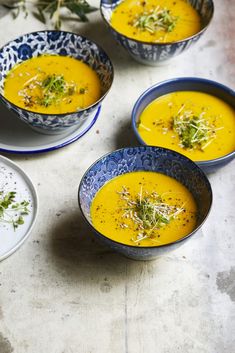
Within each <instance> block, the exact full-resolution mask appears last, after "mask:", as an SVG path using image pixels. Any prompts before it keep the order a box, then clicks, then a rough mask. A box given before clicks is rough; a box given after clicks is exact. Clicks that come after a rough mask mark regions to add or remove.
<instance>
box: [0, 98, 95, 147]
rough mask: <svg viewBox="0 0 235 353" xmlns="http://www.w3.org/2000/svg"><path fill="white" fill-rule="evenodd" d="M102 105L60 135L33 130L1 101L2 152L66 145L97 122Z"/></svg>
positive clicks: (0, 134)
mask: <svg viewBox="0 0 235 353" xmlns="http://www.w3.org/2000/svg"><path fill="white" fill-rule="evenodd" d="M100 109H101V106H100V107H99V108H98V109H97V110H96V111H95V112H93V113H92V115H91V116H90V117H89V118H88V119H87V120H85V121H84V122H83V124H82V125H80V126H79V127H74V128H72V129H70V130H69V132H67V133H65V134H60V135H44V134H41V133H38V132H36V131H33V130H32V128H30V127H29V126H28V125H27V124H25V123H24V122H22V121H20V120H19V119H18V118H17V117H16V116H15V114H14V113H13V112H11V111H10V110H8V109H7V108H6V107H5V106H4V105H3V104H2V103H1V102H0V152H9V153H20V154H26V153H42V152H49V151H53V150H56V149H58V148H62V147H65V146H67V145H69V144H70V143H72V142H75V141H77V140H78V139H80V138H81V137H82V136H83V135H85V134H86V133H87V132H88V131H89V130H90V129H91V128H92V126H93V125H94V124H95V122H96V120H97V118H98V116H99V113H100Z"/></svg>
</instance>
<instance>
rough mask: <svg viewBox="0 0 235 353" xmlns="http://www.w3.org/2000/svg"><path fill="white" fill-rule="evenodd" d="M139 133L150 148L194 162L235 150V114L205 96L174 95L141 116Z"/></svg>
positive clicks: (151, 105)
mask: <svg viewBox="0 0 235 353" xmlns="http://www.w3.org/2000/svg"><path fill="white" fill-rule="evenodd" d="M138 132H139V134H140V136H141V138H142V139H143V141H144V142H145V143H146V144H147V145H153V146H161V147H166V148H170V149H173V150H175V151H177V152H180V153H182V154H184V155H186V156H187V157H189V158H191V159H192V160H194V161H204V160H210V159H215V158H219V157H221V156H224V155H226V154H228V153H230V152H232V151H234V150H235V111H234V109H233V108H232V107H231V106H229V105H228V104H227V103H225V102H223V101H222V100H221V99H219V98H217V97H214V96H211V95H209V94H206V93H201V92H193V91H188V92H186V91H185V92H184V91H182V92H173V93H169V94H166V95H164V96H161V97H159V98H157V99H156V100H154V101H153V102H151V103H150V104H149V105H148V106H147V107H146V108H145V109H144V111H143V112H142V114H141V115H140V121H139V124H138Z"/></svg>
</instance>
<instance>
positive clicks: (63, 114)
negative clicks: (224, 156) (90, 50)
mask: <svg viewBox="0 0 235 353" xmlns="http://www.w3.org/2000/svg"><path fill="white" fill-rule="evenodd" d="M47 32H50V33H51V32H59V33H66V34H73V35H75V36H76V37H80V38H82V39H85V40H87V41H89V42H90V43H92V44H95V45H96V46H97V49H98V50H99V51H101V52H103V53H104V54H105V56H106V57H107V59H108V61H109V63H110V67H111V82H110V86H109V88H108V90H107V91H106V92H105V93H104V94H103V95H102V96H101V97H100V98H99V99H98V100H97V101H95V102H94V103H93V104H91V105H89V106H88V107H86V108H83V109H80V110H78V111H75V112H70V113H56V114H55V113H50V114H49V113H40V112H35V111H33V110H29V109H25V108H22V107H19V106H18V105H16V104H14V103H13V102H11V101H10V100H8V99H7V98H6V97H4V95H3V94H1V92H0V98H1V99H2V100H3V101H4V100H5V101H7V102H8V103H9V104H10V105H12V106H13V107H15V108H18V109H21V110H23V111H25V112H27V113H33V114H38V115H42V116H48V115H49V116H54V117H56V116H59V117H66V116H68V115H77V114H78V113H81V114H82V113H83V112H85V111H86V110H88V109H91V108H93V107H95V106H96V105H97V104H99V103H101V102H102V100H103V99H104V98H105V97H106V95H107V94H108V92H109V91H110V89H111V87H112V84H113V81H114V66H113V63H112V61H111V59H110V57H109V55H108V54H107V53H106V51H105V50H104V49H103V47H101V46H100V45H99V44H97V43H96V42H95V41H93V40H91V39H89V38H87V37H85V36H82V35H81V34H78V33H74V32H70V31H61V30H56V29H51V30H50V29H46V30H41V31H33V32H27V33H24V34H21V35H20V36H18V37H16V38H14V39H11V40H9V41H8V42H7V43H5V44H4V45H3V46H1V48H0V53H1V51H2V50H3V48H4V47H6V46H7V45H9V44H10V43H11V42H13V41H15V40H17V39H19V38H23V37H24V36H29V35H31V34H37V33H47ZM38 56H40V55H38ZM65 56H68V55H65ZM29 59H30V58H29ZM29 59H26V60H29ZM26 60H23V61H26ZM23 61H22V62H23ZM19 64H21V63H19ZM88 66H89V65H88ZM94 71H95V70H94ZM8 72H9V71H8Z"/></svg>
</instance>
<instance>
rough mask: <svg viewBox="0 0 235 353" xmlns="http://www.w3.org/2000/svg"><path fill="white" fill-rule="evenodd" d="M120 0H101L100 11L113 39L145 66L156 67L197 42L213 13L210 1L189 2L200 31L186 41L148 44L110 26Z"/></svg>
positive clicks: (191, 0)
mask: <svg viewBox="0 0 235 353" xmlns="http://www.w3.org/2000/svg"><path fill="white" fill-rule="evenodd" d="M120 2H121V1H120V0H101V5H100V10H101V14H102V17H103V19H104V21H105V22H106V24H107V26H108V28H109V29H110V31H111V33H112V35H113V36H114V38H115V39H116V40H117V41H118V42H119V43H120V44H121V45H122V46H123V47H124V48H125V49H126V50H127V51H128V53H129V54H130V55H131V56H132V57H133V58H134V59H135V60H137V61H139V62H141V63H142V64H146V65H152V66H154V65H158V64H159V62H162V61H165V60H168V59H170V58H172V57H174V56H176V55H178V54H180V53H182V52H184V51H185V50H186V49H188V48H189V47H191V45H192V44H194V43H195V42H197V41H198V40H199V38H200V37H201V36H202V34H203V33H204V32H205V30H206V29H207V27H208V26H209V24H210V22H211V20H212V17H213V13H214V4H213V1H212V0H189V2H190V4H191V5H192V6H193V7H194V8H195V9H196V10H197V12H198V13H199V15H200V17H201V22H202V29H201V30H200V32H198V33H196V34H195V35H193V36H191V37H188V38H186V39H183V40H180V41H177V42H171V43H148V42H142V41H139V40H135V39H131V38H129V37H127V36H125V35H123V34H121V33H119V32H117V31H116V30H115V29H114V28H113V27H112V26H111V24H110V20H111V16H112V12H113V11H114V9H115V8H116V7H117V5H119V4H120Z"/></svg>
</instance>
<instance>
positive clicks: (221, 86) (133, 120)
mask: <svg viewBox="0 0 235 353" xmlns="http://www.w3.org/2000/svg"><path fill="white" fill-rule="evenodd" d="M181 82H192V83H202V84H209V85H211V86H215V87H217V88H219V89H221V90H223V91H225V92H226V93H228V94H229V95H231V96H233V97H234V98H235V91H234V90H233V89H232V88H230V87H228V86H225V85H224V84H222V83H219V82H217V81H213V80H209V79H207V78H201V77H176V78H171V79H168V80H164V81H161V82H159V83H157V84H155V85H153V86H151V87H149V88H147V89H146V90H145V91H144V92H143V93H142V94H141V95H140V96H139V97H138V99H137V100H136V102H135V104H134V106H133V109H132V112H131V124H132V129H133V131H134V134H135V136H136V137H137V140H138V141H139V142H140V143H141V144H142V145H144V146H149V145H148V144H147V143H146V142H145V141H144V140H143V139H142V138H141V136H140V134H139V132H138V130H137V124H136V123H137V122H136V111H137V109H138V106H139V104H140V103H141V101H142V100H143V99H144V98H145V97H146V96H147V95H148V94H149V93H152V91H154V90H155V89H157V88H158V87H161V86H164V85H168V84H171V83H173V84H177V83H181ZM181 91H182V90H179V91H172V92H181ZM190 91H194V90H193V89H192V90H190ZM197 92H201V91H197ZM203 93H205V92H203ZM165 94H167V93H165ZM165 94H162V95H161V96H159V97H162V96H164V95H165ZM208 94H210V95H212V96H214V97H216V96H215V95H213V94H211V93H208ZM217 98H219V97H217ZM220 99H221V100H222V101H224V100H223V99H222V98H220ZM149 104H150V103H149ZM149 104H148V105H149ZM227 104H228V103H227ZM159 147H160V146H159ZM180 154H181V153H180ZM182 154H183V153H182ZM233 156H235V150H234V151H232V152H229V153H227V154H226V155H223V156H221V157H217V158H213V159H208V160H203V161H194V160H193V162H194V163H196V164H199V165H200V166H201V167H203V166H207V164H211V163H213V164H217V163H220V162H223V161H224V160H226V159H227V158H230V157H233ZM185 157H186V156H185Z"/></svg>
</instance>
